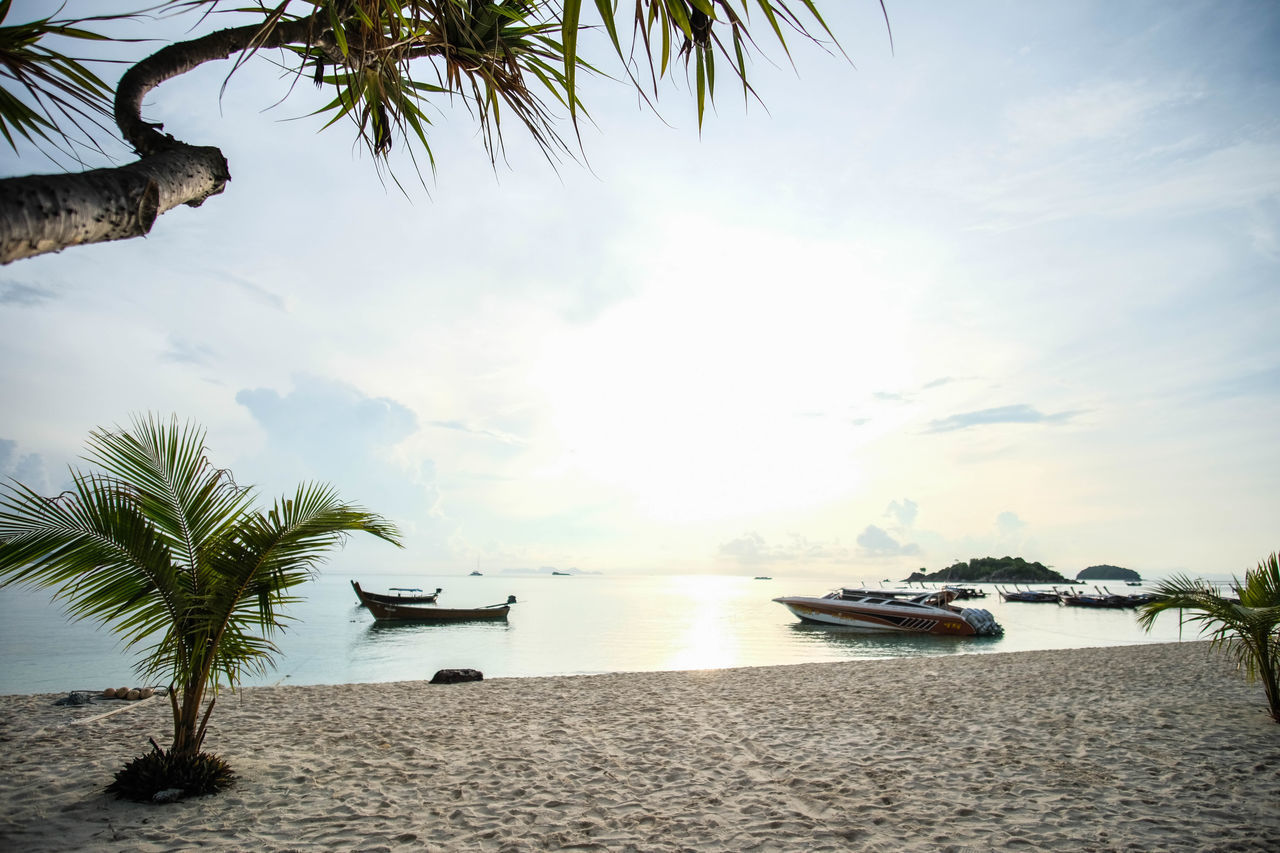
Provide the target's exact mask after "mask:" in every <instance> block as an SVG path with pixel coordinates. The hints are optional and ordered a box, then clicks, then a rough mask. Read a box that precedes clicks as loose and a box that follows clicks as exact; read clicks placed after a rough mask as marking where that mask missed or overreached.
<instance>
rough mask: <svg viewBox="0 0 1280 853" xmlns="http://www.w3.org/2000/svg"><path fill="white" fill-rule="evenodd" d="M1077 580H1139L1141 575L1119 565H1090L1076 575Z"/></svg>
mask: <svg viewBox="0 0 1280 853" xmlns="http://www.w3.org/2000/svg"><path fill="white" fill-rule="evenodd" d="M1076 580H1078V581H1141V580H1142V575H1140V574H1138V573H1137V572H1135V571H1134V570H1133V569H1122V568H1120V567H1119V566H1090V567H1089V568H1087V569H1081V570H1080V572H1079V574H1077V575H1076Z"/></svg>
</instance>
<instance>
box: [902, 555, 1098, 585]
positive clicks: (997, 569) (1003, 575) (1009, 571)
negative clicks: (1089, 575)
mask: <svg viewBox="0 0 1280 853" xmlns="http://www.w3.org/2000/svg"><path fill="white" fill-rule="evenodd" d="M1086 571H1087V570H1086ZM915 581H940V582H959V581H963V582H965V583H984V582H985V583H1073V581H1071V580H1070V579H1068V578H1065V577H1063V576H1062V575H1060V574H1058V573H1057V572H1055V571H1054V570H1053V569H1051V568H1049V567H1048V566H1046V565H1044V564H1043V563H1028V562H1027V561H1026V560H1024V559H1022V558H1021V557H975V558H974V559H972V560H970V561H969V562H967V563H964V562H960V563H955V564H953V565H950V566H947V567H946V568H945V569H939V570H938V571H936V572H933V573H932V574H928V573H926V572H925V570H924V569H923V568H921V569H920V570H919V571H915V572H912V573H911V577H909V578H907V582H908V583H911V582H915Z"/></svg>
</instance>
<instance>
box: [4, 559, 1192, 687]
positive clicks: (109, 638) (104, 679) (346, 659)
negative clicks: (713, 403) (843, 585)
mask: <svg viewBox="0 0 1280 853" xmlns="http://www.w3.org/2000/svg"><path fill="white" fill-rule="evenodd" d="M359 580H360V581H361V584H362V585H364V586H365V587H366V588H368V589H371V590H381V589H385V588H387V587H391V586H405V585H410V586H420V587H423V588H435V587H437V586H439V587H443V588H444V592H443V593H442V595H441V598H440V603H441V605H442V606H454V607H474V606H482V605H487V604H493V603H496V602H500V601H503V600H505V598H506V596H507V595H515V596H516V597H517V599H518V603H517V604H516V605H515V606H514V607H512V609H511V613H510V616H509V619H508V621H507V622H505V623H503V622H472V623H461V624H406V625H380V624H376V623H374V622H373V620H372V618H371V617H370V615H369V614H368V612H367V611H365V610H364V609H363V608H362V607H360V606H358V604H357V603H356V601H355V596H354V594H353V592H352V591H351V588H350V585H349V583H348V578H347V577H346V576H342V575H333V574H330V575H324V576H321V577H319V578H318V579H317V580H316V581H315V582H313V583H311V584H308V585H307V586H306V587H305V588H304V590H305V595H306V599H305V600H304V601H302V602H300V603H299V604H298V605H296V606H295V607H293V608H291V610H290V611H289V612H290V613H291V614H292V615H293V616H294V617H296V619H295V621H294V622H293V623H292V624H291V626H290V628H289V630H288V631H287V632H286V633H284V634H283V635H282V636H279V637H277V643H278V645H279V647H280V649H281V652H282V656H281V658H280V660H279V666H278V667H277V668H276V669H274V670H272V671H271V672H269V673H267V674H266V675H264V676H251V677H248V678H246V679H245V683H246V684H279V683H288V684H340V683H348V682H381V681H400V680H418V679H427V678H430V677H431V675H432V674H433V673H434V672H435V671H436V670H437V669H444V668H453V667H467V668H472V669H479V670H481V671H482V672H484V673H485V676H486V677H512V676H515V677H519V676H537V675H575V674H589V673H601V672H633V671H650V670H671V669H712V668H723V667H737V666H763V665H774V664H790V663H807V662H821V661H839V660H853V659H859V658H883V657H904V656H930V655H951V654H975V653H976V654H983V653H990V652H1012V651H1026V650H1031V649H1052V648H1079V647H1085V646H1112V645H1128V644H1134V643H1150V642H1173V641H1177V640H1178V639H1179V627H1178V620H1177V617H1176V615H1173V614H1169V615H1166V616H1165V617H1162V618H1161V620H1159V621H1157V623H1156V627H1155V630H1153V631H1152V632H1151V633H1149V634H1148V633H1145V632H1143V631H1142V630H1141V629H1140V628H1139V627H1138V626H1137V622H1136V619H1135V616H1134V613H1133V611H1129V610H1087V609H1081V608H1073V607H1060V606H1058V605H1056V604H1026V603H1017V602H1009V603H1006V602H1003V601H1001V600H1000V598H999V596H998V595H997V594H996V592H995V589H994V588H993V587H990V586H988V587H986V589H987V590H988V596H987V598H985V599H981V600H977V601H971V602H960V603H961V604H964V605H972V606H977V607H982V608H985V609H987V610H990V611H991V612H992V614H993V615H994V616H995V618H996V619H997V621H999V622H1000V623H1001V624H1002V625H1003V626H1004V628H1005V635H1004V636H1003V637H995V638H948V637H929V636H918V635H878V634H859V633H854V632H851V631H848V630H842V629H840V628H838V627H832V628H822V627H818V626H810V625H805V624H803V623H800V622H799V621H798V620H797V619H796V618H795V617H794V616H792V615H791V613H789V612H788V611H787V610H786V609H785V608H784V607H782V606H781V605H779V604H776V603H774V602H773V600H772V599H773V598H775V597H777V596H779V595H821V594H823V593H825V592H826V591H828V590H829V589H832V588H833V587H836V586H839V585H840V580H839V579H832V578H796V577H792V578H776V579H767V580H755V579H752V578H747V577H728V576H720V575H690V576H662V575H653V576H634V577H608V576H590V575H582V576H573V577H552V576H549V575H541V576H529V575H500V574H491V575H486V576H483V577H467V576H465V575H464V576H432V577H409V578H406V577H398V576H391V575H382V576H380V575H374V574H365V575H361V576H359ZM850 582H851V583H855V582H856V581H850ZM1182 635H1183V637H1184V638H1185V639H1194V637H1195V632H1194V631H1193V630H1191V629H1186V630H1184V631H1183V632H1182ZM0 650H3V651H4V653H5V656H6V660H5V667H4V668H3V670H2V671H0V692H4V693H36V692H58V691H63V690H73V689H91V688H101V687H102V686H105V685H106V684H111V685H117V683H118V684H124V683H126V682H129V683H132V682H133V680H134V676H133V674H132V672H131V664H132V662H133V660H134V659H135V657H136V656H134V655H130V654H128V653H125V652H123V651H122V650H121V649H120V648H119V645H118V642H117V640H116V638H115V636H114V635H112V634H111V633H109V632H106V631H104V630H100V629H97V628H95V627H94V626H93V625H92V624H88V623H68V621H67V619H66V617H65V616H64V615H63V614H62V611H61V610H60V609H59V608H58V607H57V606H56V605H53V604H51V603H50V602H49V596H48V594H47V593H37V592H31V591H27V590H18V589H3V590H0Z"/></svg>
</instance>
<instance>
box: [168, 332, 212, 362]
mask: <svg viewBox="0 0 1280 853" xmlns="http://www.w3.org/2000/svg"><path fill="white" fill-rule="evenodd" d="M160 358H161V360H163V361H169V362H174V363H177V364H194V365H200V366H208V365H211V364H213V362H214V360H215V354H214V352H213V350H212V349H210V348H209V347H207V346H204V345H203V344H197V343H193V342H191V341H187V340H180V339H178V338H174V337H172V336H170V338H169V348H168V349H167V350H165V351H164V352H163V353H162V354H161V355H160Z"/></svg>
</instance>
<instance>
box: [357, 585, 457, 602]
mask: <svg viewBox="0 0 1280 853" xmlns="http://www.w3.org/2000/svg"><path fill="white" fill-rule="evenodd" d="M351 588H352V589H354V590H355V591H356V598H358V599H360V603H361V604H364V600H365V599H366V598H371V599H373V600H374V601H380V602H382V603H383V604H435V603H436V599H437V598H438V597H439V596H440V593H441V592H443V590H442V589H440V588H439V587H436V591H435V592H423V591H422V590H420V589H417V588H416V587H415V588H413V589H410V588H408V587H398V586H393V587H391V592H393V593H395V595H384V594H382V593H380V592H366V591H365V590H363V589H361V588H360V584H358V583H356V582H355V581H352V582H351Z"/></svg>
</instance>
